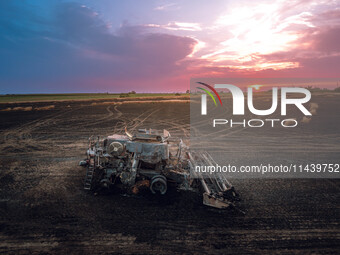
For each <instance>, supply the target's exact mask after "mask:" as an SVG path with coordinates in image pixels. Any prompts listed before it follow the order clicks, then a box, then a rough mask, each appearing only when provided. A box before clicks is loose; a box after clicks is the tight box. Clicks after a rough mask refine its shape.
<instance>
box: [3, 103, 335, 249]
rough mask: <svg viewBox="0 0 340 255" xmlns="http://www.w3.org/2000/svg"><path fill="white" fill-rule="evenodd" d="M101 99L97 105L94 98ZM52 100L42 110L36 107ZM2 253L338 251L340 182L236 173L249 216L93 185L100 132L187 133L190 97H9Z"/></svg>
mask: <svg viewBox="0 0 340 255" xmlns="http://www.w3.org/2000/svg"><path fill="white" fill-rule="evenodd" d="M91 104H92V105H91ZM51 105H54V108H53V107H48V108H49V109H45V110H43V109H42V110H35V108H36V107H45V106H51ZM30 106H33V108H32V110H29V109H27V108H26V111H23V110H17V111H13V110H11V111H1V112H0V119H1V122H0V132H1V136H0V139H1V144H0V149H1V158H0V171H1V172H0V189H1V192H0V252H3V253H6V254H31V253H44V254H50V253H51V254H56V253H57V254H70V253H74V254H92V253H100V254H102V253H121V254H125V253H127V254H131V253H134V254H163V253H170V254H176V253H178V254H181V253H189V254H198V253H210V254H228V253H233V254H236V253H237V254H253V253H257V254H292V253H294V254H336V253H339V249H340V245H339V237H340V236H339V184H340V182H339V181H338V180H312V179H311V180H305V179H304V180H301V179H300V180H298V179H295V180H292V179H286V180H284V179H281V180H268V179H263V180H232V183H233V184H234V186H235V188H236V189H237V190H238V192H239V193H240V195H241V197H242V199H243V205H242V206H243V209H245V210H246V211H247V214H246V215H245V216H242V215H240V214H239V213H237V212H235V211H233V210H228V211H222V212H221V211H216V210H213V209H209V208H207V207H204V206H203V205H202V204H201V198H200V196H199V195H196V194H193V193H183V192H181V193H176V192H172V193H170V194H168V195H167V196H165V198H164V199H163V200H161V201H159V200H158V199H156V198H154V197H152V196H149V195H144V196H137V197H128V196H124V195H123V194H119V192H116V193H113V194H109V195H97V196H94V195H93V194H90V193H87V192H85V191H84V190H83V189H82V181H83V178H84V174H85V169H83V168H81V167H78V166H77V163H78V161H79V160H80V159H82V158H83V157H84V153H85V151H86V146H87V138H88V137H89V136H91V135H98V134H100V135H108V134H112V133H114V132H118V133H122V132H123V128H124V126H125V125H128V126H129V127H130V129H133V128H138V127H153V128H160V129H161V128H167V129H168V130H169V131H170V132H171V133H172V135H173V136H182V137H184V138H185V137H187V136H188V135H189V134H188V131H189V103H179V102H171V103H170V102H168V103H165V102H162V103H138V104H137V103H129V104H108V103H105V102H98V101H96V102H55V103H26V104H20V105H13V104H11V105H1V109H6V108H8V107H11V108H13V107H30Z"/></svg>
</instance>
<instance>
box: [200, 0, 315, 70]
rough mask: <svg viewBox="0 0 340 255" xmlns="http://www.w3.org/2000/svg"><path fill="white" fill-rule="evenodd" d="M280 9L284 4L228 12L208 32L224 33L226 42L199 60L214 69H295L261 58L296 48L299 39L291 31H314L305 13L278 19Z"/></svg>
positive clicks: (255, 5)
mask: <svg viewBox="0 0 340 255" xmlns="http://www.w3.org/2000/svg"><path fill="white" fill-rule="evenodd" d="M284 5H285V2H284V1H275V2H273V3H270V4H267V3H266V4H258V3H256V4H253V5H249V6H246V7H245V6H242V7H234V8H231V9H230V10H229V11H228V12H227V13H226V14H224V15H222V16H220V17H219V18H217V20H216V22H215V26H214V27H213V28H212V29H215V30H218V31H220V32H225V34H226V39H224V40H223V39H222V40H221V41H220V42H219V43H218V45H216V46H215V47H214V48H213V49H212V51H211V52H209V53H207V54H205V55H204V56H202V59H206V60H209V61H211V62H212V63H213V64H214V65H215V66H219V65H224V66H225V65H229V67H232V68H235V69H253V70H255V71H258V70H263V69H269V68H271V69H274V70H279V69H286V68H296V67H298V65H297V64H296V63H293V62H287V61H285V60H283V61H282V62H275V63H274V62H270V61H269V60H267V61H266V60H264V59H263V56H264V55H268V54H272V53H276V52H285V51H288V50H289V49H291V48H293V47H295V46H296V45H295V42H296V40H297V39H299V38H300V36H301V35H300V34H299V33H297V32H296V31H295V30H294V29H292V27H294V26H297V25H299V26H305V27H314V25H313V24H312V23H311V22H309V18H310V16H311V14H310V13H309V12H305V11H304V12H301V13H298V14H296V15H291V16H286V17H284V16H282V14H281V11H282V9H283V8H285V6H284Z"/></svg>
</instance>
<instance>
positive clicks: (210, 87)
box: [196, 82, 223, 106]
mask: <svg viewBox="0 0 340 255" xmlns="http://www.w3.org/2000/svg"><path fill="white" fill-rule="evenodd" d="M197 83H198V84H201V85H203V86H205V87H207V88H208V89H210V90H211V91H212V92H214V93H215V95H216V96H217V98H218V100H219V101H220V104H221V105H223V104H222V100H221V98H220V95H219V94H218V93H217V91H216V90H215V89H214V88H213V87H212V86H210V85H208V84H206V83H203V82H197ZM196 88H198V89H200V90H203V91H204V92H205V93H207V94H208V95H209V96H210V97H211V98H212V100H213V101H214V104H215V105H216V106H217V103H216V100H215V98H214V96H213V94H212V93H211V92H210V91H209V90H207V89H204V88H201V87H196Z"/></svg>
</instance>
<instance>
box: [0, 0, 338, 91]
mask: <svg viewBox="0 0 340 255" xmlns="http://www.w3.org/2000/svg"><path fill="white" fill-rule="evenodd" d="M339 73H340V1H322V0H320V1H318V0H314V1H308V0H300V1H275V0H270V1H251V0H248V1H227V0H214V1H212V0H210V1H208V0H205V1H202V0H183V1H151V0H144V1H143V0H124V1H114V0H97V1H94V0H93V1H90V0H80V1H56V0H49V1H45V0H30V1H28V0H27V1H22V0H20V1H16V0H11V1H10V0H2V1H0V93H1V94H6V93H55V92H59V93H60V92H127V91H131V90H135V91H137V92H175V91H176V92H177V91H185V90H186V89H188V88H189V84H190V78H191V77H257V78H262V77H275V78H276V77H279V78H281V77H308V78H313V77H315V78H316V77H319V78H338V77H339V76H340V75H339Z"/></svg>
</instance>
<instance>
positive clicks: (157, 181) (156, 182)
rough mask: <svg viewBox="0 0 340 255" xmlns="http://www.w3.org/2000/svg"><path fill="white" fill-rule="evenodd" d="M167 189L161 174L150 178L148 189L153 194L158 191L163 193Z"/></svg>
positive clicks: (164, 178)
mask: <svg viewBox="0 0 340 255" xmlns="http://www.w3.org/2000/svg"><path fill="white" fill-rule="evenodd" d="M167 189H168V186H167V181H166V177H165V176H163V175H155V176H154V177H152V178H151V182H150V190H151V192H152V193H153V194H156V193H159V194H161V195H164V194H165V193H166V191H167Z"/></svg>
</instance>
